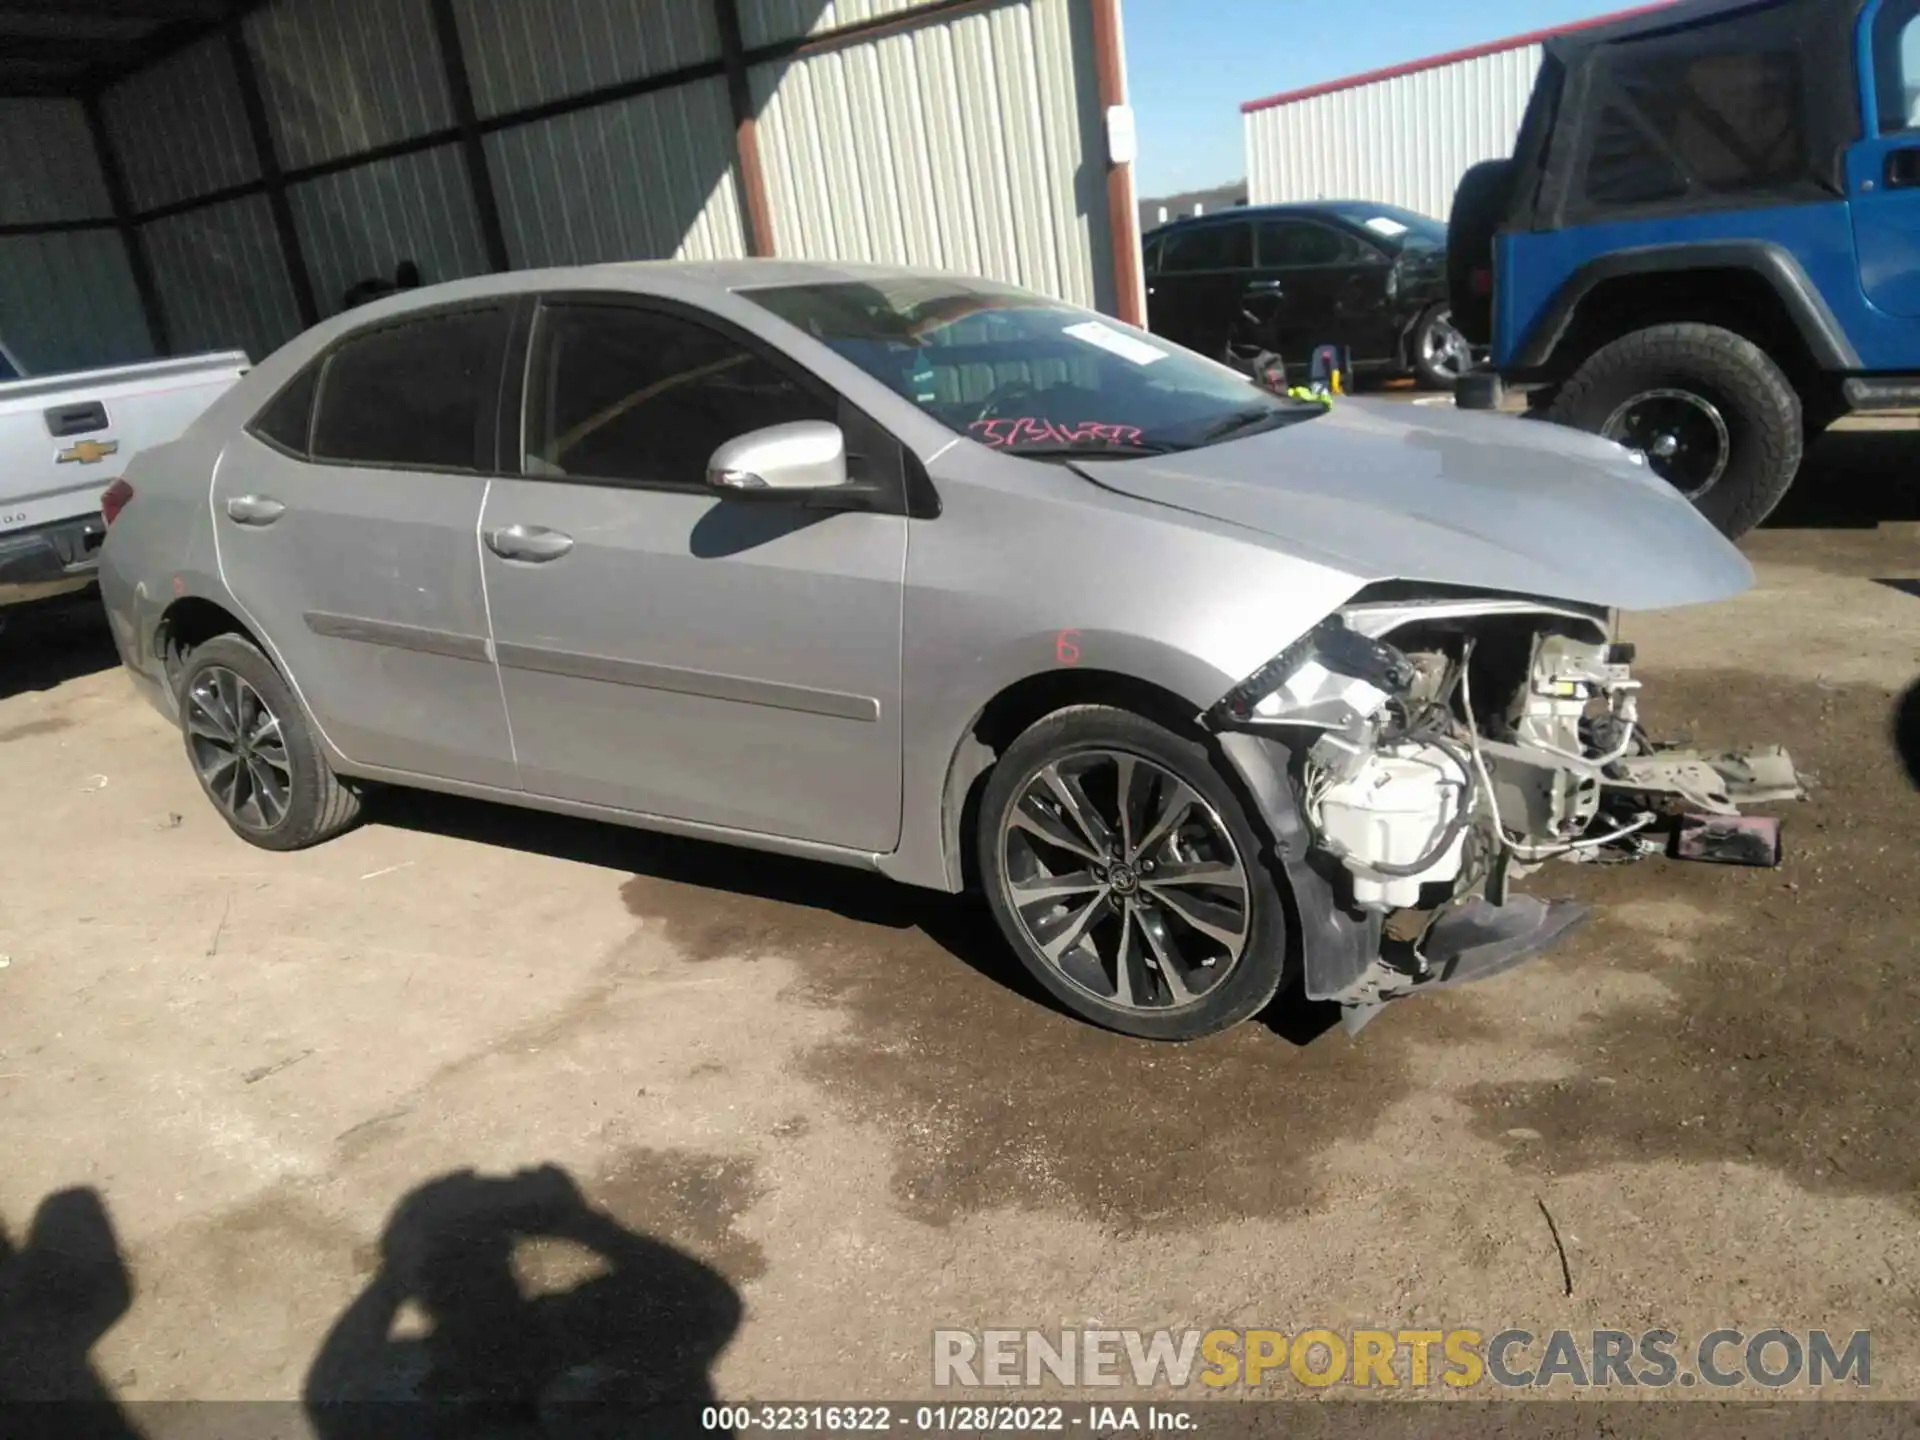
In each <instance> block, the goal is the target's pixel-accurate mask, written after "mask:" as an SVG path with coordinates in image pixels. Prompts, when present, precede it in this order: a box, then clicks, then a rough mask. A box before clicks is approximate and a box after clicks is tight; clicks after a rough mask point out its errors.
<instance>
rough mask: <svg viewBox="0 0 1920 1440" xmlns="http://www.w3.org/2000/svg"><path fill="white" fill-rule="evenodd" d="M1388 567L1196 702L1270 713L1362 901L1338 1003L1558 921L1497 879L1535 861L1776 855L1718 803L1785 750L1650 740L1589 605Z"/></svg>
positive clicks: (1448, 968)
mask: <svg viewBox="0 0 1920 1440" xmlns="http://www.w3.org/2000/svg"><path fill="white" fill-rule="evenodd" d="M1399 588H1400V587H1392V586H1377V587H1372V588H1371V589H1370V590H1368V591H1363V592H1362V593H1361V595H1360V596H1359V597H1357V598H1356V601H1355V602H1354V603H1352V604H1350V605H1348V606H1347V607H1346V608H1344V609H1343V610H1341V611H1339V612H1337V613H1336V614H1334V615H1331V616H1329V617H1328V618H1327V619H1326V620H1324V621H1323V622H1321V623H1320V624H1319V625H1318V626H1316V627H1315V628H1314V629H1313V630H1311V631H1309V632H1308V633H1307V634H1306V635H1304V636H1302V637H1301V638H1300V639H1299V640H1297V641H1296V642H1294V643H1293V644H1292V645H1290V646H1289V647H1288V648H1287V649H1286V650H1284V651H1282V652H1281V653H1280V654H1279V655H1277V656H1275V657H1274V659H1273V660H1271V661H1269V662H1268V663H1267V664H1266V665H1264V666H1262V667H1261V668H1260V669H1259V670H1258V671H1256V672H1255V673H1254V674H1253V675H1251V676H1249V677H1248V678H1247V679H1246V680H1245V681H1243V682H1242V683H1241V684H1240V685H1238V686H1236V687H1235V688H1234V689H1233V690H1232V691H1230V692H1229V693H1228V694H1227V695H1226V696H1225V697H1224V698H1223V699H1222V700H1221V701H1220V703H1219V705H1218V706H1216V707H1215V711H1214V716H1213V718H1214V720H1215V722H1216V723H1217V724H1220V725H1222V726H1224V727H1231V728H1235V729H1245V730H1252V731H1269V732H1284V733H1285V738H1286V740H1287V743H1288V745H1289V747H1290V749H1291V750H1292V752H1293V753H1294V754H1295V756H1296V757H1297V761H1296V769H1295V774H1294V775H1293V781H1294V785H1295V789H1296V792H1297V794H1296V798H1297V800H1298V803H1299V808H1300V812H1301V815H1302V817H1303V818H1304V820H1305V823H1306V827H1307V830H1308V833H1309V835H1310V837H1311V840H1312V843H1313V846H1314V848H1315V849H1316V850H1317V851H1318V852H1319V853H1320V854H1321V855H1322V856H1324V857H1327V858H1328V859H1331V860H1332V861H1334V862H1337V874H1338V876H1339V879H1340V881H1341V882H1343V884H1344V887H1345V890H1346V894H1344V895H1343V896H1342V897H1341V899H1342V901H1343V902H1344V903H1345V904H1346V905H1347V906H1349V907H1350V908H1351V909H1352V910H1354V911H1358V912H1369V913H1372V914H1375V915H1378V916H1380V917H1381V918H1382V921H1383V925H1382V932H1383V935H1384V937H1385V941H1386V943H1384V944H1383V946H1382V954H1381V958H1380V960H1379V961H1378V962H1376V964H1375V965H1374V967H1373V968H1372V969H1371V970H1370V971H1369V972H1368V973H1367V974H1366V975H1365V976H1363V977H1361V980H1360V981H1359V982H1358V983H1357V984H1356V985H1354V986H1353V987H1351V989H1350V991H1349V992H1347V993H1342V994H1340V995H1337V996H1334V997H1331V998H1335V999H1338V1000H1339V1001H1341V1003H1343V1004H1345V1005H1347V1006H1348V1007H1349V1010H1350V1012H1354V1013H1359V1014H1362V1015H1366V1014H1370V1013H1371V1011H1372V1010H1373V1009H1377V1007H1378V1005H1379V1004H1380V1003H1381V1002H1382V1001H1384V1000H1387V999H1391V998H1395V997H1396V996H1398V995H1401V994H1408V993H1413V992H1414V991H1416V990H1424V989H1429V988H1438V987H1440V986H1442V985H1450V984H1457V983H1465V982H1466V981H1468V980H1475V979H1483V978H1486V977H1487V976H1488V975H1491V974H1495V973H1499V971H1501V970H1504V969H1507V968H1510V967H1511V966H1512V965H1514V964H1518V963H1519V962H1520V961H1521V960H1524V959H1526V958H1528V957H1530V956H1531V955H1533V954H1535V953H1537V952H1538V951H1539V950H1541V949H1543V948H1544V947H1545V946H1546V945H1547V944H1549V943H1551V942H1552V941H1553V940H1554V939H1556V938H1558V936H1559V935H1560V934H1562V933H1564V932H1565V931H1566V930H1568V929H1570V928H1571V927H1572V926H1573V925H1574V924H1576V923H1578V921H1579V920H1580V919H1582V918H1584V915H1585V908H1584V907H1582V906H1577V905H1574V904H1573V903H1572V902H1555V903H1553V904H1548V903H1545V902H1542V901H1539V900H1536V899H1533V898H1532V897H1530V896H1524V895H1519V894H1515V893H1512V892H1511V891H1510V886H1511V885H1512V882H1514V881H1515V880H1518V879H1520V878H1522V877H1524V876H1526V875H1527V874H1529V873H1531V872H1533V871H1535V870H1538V869H1539V868H1540V867H1541V866H1543V865H1545V864H1547V863H1548V862H1549V861H1553V860H1584V861H1619V860H1631V859H1635V858H1638V857H1640V856H1643V855H1649V854H1657V853H1664V852H1666V851H1668V850H1669V849H1670V848H1671V849H1672V850H1673V851H1674V853H1675V854H1677V855H1680V856H1682V857H1683V858H1692V859H1712V860H1725V861H1730V862H1732V863H1740V864H1761V865H1769V864H1774V863H1777V861H1778V858H1779V850H1778V826H1777V822H1775V821H1772V820H1770V819H1764V818H1762V819H1747V818H1743V817H1742V816H1741V815H1740V810H1739V807H1740V805H1741V804H1742V803H1754V802H1760V801H1771V800H1786V799H1796V798H1799V797H1800V796H1801V795H1802V794H1803V793H1804V792H1803V791H1802V789H1801V787H1800V783H1799V780H1798V778H1797V776H1796V775H1795V773H1794V769H1793V764H1792V761H1791V759H1790V758H1789V757H1788V756H1787V755H1786V753H1785V752H1784V751H1783V750H1780V749H1778V748H1777V747H1776V748H1770V749H1765V750H1760V751H1754V752H1750V753H1745V754H1725V755H1710V754H1704V753H1701V752H1698V751H1693V750H1683V749H1679V748H1674V747H1666V746H1661V745H1659V744H1657V743H1656V742H1654V741H1653V740H1652V739H1651V738H1650V737H1649V736H1647V735H1646V733H1645V732H1644V730H1643V728H1642V726H1641V723H1640V713H1639V695H1640V682H1639V681H1638V680H1636V679H1635V678H1634V677H1633V673H1632V663H1633V660H1634V653H1633V648H1632V647H1631V646H1628V645H1621V644H1617V643H1615V642H1614V640H1613V638H1612V636H1613V624H1612V620H1611V616H1610V615H1609V613H1608V612H1607V611H1604V610H1601V609H1598V608H1594V607H1586V606H1581V605H1578V604H1570V603H1566V602H1560V601H1547V600H1534V599H1528V598H1523V597H1513V598H1505V597H1492V596H1485V595H1471V594H1468V595H1464V596H1457V597H1456V596H1433V597H1421V596H1418V595H1415V596H1412V597H1409V598H1402V597H1401V596H1400V595H1398V594H1393V593H1391V592H1394V591H1396V590H1398V589H1399ZM1322 869H1323V870H1336V867H1334V866H1323V867H1322ZM1356 1028H1357V1027H1356Z"/></svg>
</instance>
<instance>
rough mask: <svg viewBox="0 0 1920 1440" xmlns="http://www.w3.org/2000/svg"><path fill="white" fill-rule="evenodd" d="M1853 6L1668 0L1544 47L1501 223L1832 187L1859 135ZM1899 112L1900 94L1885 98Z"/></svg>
mask: <svg viewBox="0 0 1920 1440" xmlns="http://www.w3.org/2000/svg"><path fill="white" fill-rule="evenodd" d="M1865 3H1866V0H1679V3H1677V4H1673V5H1669V6H1665V7H1663V8H1661V9H1658V10H1652V11H1648V12H1645V13H1642V14H1637V15H1630V16H1627V17H1626V18H1623V19H1620V20H1616V21H1613V22H1611V23H1608V24H1605V25H1596V26H1591V27H1587V28H1584V29H1580V30H1574V31H1569V32H1567V33H1566V34H1563V35H1558V36H1555V37H1553V38H1552V39H1550V40H1548V41H1547V42H1546V47H1545V48H1546V58H1545V60H1544V61H1543V62H1542V64H1541V69H1540V77H1539V80H1538V82H1537V83H1536V85H1535V87H1534V94H1533V101H1532V103H1531V105H1530V106H1529V107H1528V111H1527V119H1526V122H1525V124H1524V125H1523V126H1522V127H1521V133H1520V143H1519V147H1518V149H1517V151H1516V156H1515V158H1516V160H1517V161H1518V162H1519V163H1518V165H1517V166H1516V174H1515V176H1514V180H1515V184H1514V189H1513V192H1512V197H1511V204H1510V208H1509V210H1508V216H1507V223H1508V225H1509V226H1511V227H1513V228H1517V229H1529V230H1543V229H1544V230H1551V229H1557V228H1559V227H1561V226H1563V225H1584V224H1592V223H1595V222H1598V221H1603V220H1609V219H1615V218H1620V219H1626V218H1632V217H1638V216H1648V215H1658V214H1661V213H1682V212H1691V211H1698V210H1705V209H1716V208H1741V209H1745V208H1756V207H1760V206H1764V205H1769V204H1795V203H1807V202H1812V201H1817V200H1826V199H1832V198H1834V197H1835V196H1838V195H1842V194H1844V193H1845V175H1844V163H1845V151H1846V149H1847V147H1848V146H1850V145H1852V144H1854V143H1855V142H1856V141H1858V140H1859V138H1860V133H1861V116H1860V98H1859V87H1858V83H1857V76H1856V62H1855V49H1854V31H1855V26H1856V22H1857V20H1858V18H1859V15H1860V11H1861V10H1862V8H1863V7H1864V5H1865ZM1887 88H1889V89H1892V90H1900V89H1901V87H1900V86H1898V85H1893V86H1890V87H1887ZM1905 104H1906V97H1905V95H1904V93H1900V94H1897V95H1891V96H1888V97H1884V98H1883V108H1884V107H1885V106H1886V105H1892V106H1893V107H1895V108H1898V109H1904V107H1905ZM1903 123H1904V117H1903Z"/></svg>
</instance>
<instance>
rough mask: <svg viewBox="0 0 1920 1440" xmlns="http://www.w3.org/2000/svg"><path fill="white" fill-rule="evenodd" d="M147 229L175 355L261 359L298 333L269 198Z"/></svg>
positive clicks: (205, 209)
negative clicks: (237, 354)
mask: <svg viewBox="0 0 1920 1440" xmlns="http://www.w3.org/2000/svg"><path fill="white" fill-rule="evenodd" d="M141 229H142V231H143V232H144V233H145V235H146V243H147V254H148V257H149V259H150V261H151V263H152V265H153V278H154V281H155V283H156V285H157V286H158V287H159V291H160V307H161V309H162V310H163V311H164V312H165V314H166V319H167V335H168V338H169V339H171V340H172V341H173V348H174V350H175V352H176V353H179V354H190V353H193V352H195V351H202V350H227V349H236V348H237V349H241V350H245V351H246V352H247V354H249V355H251V356H252V357H253V358H254V359H256V360H258V359H260V358H262V357H263V356H265V355H267V354H269V353H270V352H271V351H273V350H275V349H277V348H279V346H280V345H282V344H284V343H285V342H286V340H287V339H288V338H289V337H290V336H293V335H297V334H299V333H300V310H299V306H298V305H296V304H295V302H294V296H293V282H292V281H291V280H290V279H289V278H288V275H287V267H286V265H285V264H284V263H282V260H281V256H280V248H279V242H278V238H277V236H276V235H275V233H274V228H273V217H272V214H271V213H270V212H269V210H268V208H267V201H266V198H265V197H264V196H260V195H252V196H248V197H247V198H246V199H243V200H228V201H225V202H224V203H221V204H218V205H204V206H201V207H200V208H199V209H196V210H189V211H187V212H186V213H184V214H181V215H174V216H170V217H168V218H167V219H164V220H152V221H149V222H148V223H147V224H145V225H143V226H142V227H141Z"/></svg>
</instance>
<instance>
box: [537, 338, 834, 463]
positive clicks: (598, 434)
mask: <svg viewBox="0 0 1920 1440" xmlns="http://www.w3.org/2000/svg"><path fill="white" fill-rule="evenodd" d="M835 410H836V407H835V405H834V404H833V403H832V402H831V401H830V400H829V399H827V398H825V397H823V396H822V395H821V394H820V393H819V392H817V391H815V390H814V389H812V388H810V387H808V386H805V385H803V384H801V382H800V381H799V380H798V378H797V377H796V376H795V375H794V374H793V373H792V372H791V371H789V370H787V369H786V368H785V367H783V366H780V365H778V364H776V363H775V362H774V361H772V360H771V359H769V358H768V357H766V356H764V355H762V354H761V353H760V352H758V351H757V350H754V349H752V348H750V347H748V346H747V345H745V344H744V343H742V342H741V341H739V340H736V339H734V338H732V337H731V336H729V335H726V334H724V333H722V332H721V331H719V330H716V329H714V328H712V327H711V326H708V325H703V324H700V323H699V322H697V321H694V320H691V319H688V318H686V317H684V316H681V315H678V314H673V313H670V312H667V311H663V310H648V309H642V308H639V307H637V306H632V305H619V304H593V303H577V304H576V303H569V304H556V305H548V306H545V307H543V308H542V309H541V311H540V318H539V321H538V323H537V325H536V327H535V331H534V350H533V365H532V369H531V372H530V375H529V379H528V386H527V417H526V419H527V424H526V446H527V452H526V459H525V470H526V473H527V474H529V475H551V476H570V477H575V478H580V479H590V480H606V481H627V482H631V483H636V484H642V485H674V486H686V487H689V488H698V487H700V486H702V485H703V484H704V483H705V480H706V473H707V461H708V460H709V459H710V458H711V457H712V455H713V452H714V451H715V450H717V449H719V448H720V447H721V446H722V445H723V444H725V443H726V442H727V441H729V440H732V439H734V438H736V437H738V436H741V435H744V434H746V433H748V432H749V431H752V430H759V429H763V428H765V427H766V426H769V425H784V424H787V423H788V422H790V421H795V420H832V419H834V418H835Z"/></svg>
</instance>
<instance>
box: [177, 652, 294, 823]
mask: <svg viewBox="0 0 1920 1440" xmlns="http://www.w3.org/2000/svg"><path fill="white" fill-rule="evenodd" d="M186 702H187V703H186V729H187V748H188V750H189V751H190V752H191V754H192V756H193V768H194V770H195V771H196V773H198V775H199V776H200V783H201V784H202V785H203V786H205V787H206V791H207V794H208V795H210V796H212V797H213V802H214V804H216V805H218V806H219V807H220V809H221V810H222V811H223V812H224V813H225V814H226V816H227V818H228V819H230V820H233V821H235V822H236V823H238V824H240V825H244V826H246V827H247V828H248V829H252V830H271V829H273V827H274V826H276V825H278V824H279V823H280V822H281V821H282V820H283V819H285V818H286V814H287V806H288V804H289V803H290V801H291V794H292V788H293V760H292V757H291V756H289V755H288V753H287V742H286V737H285V736H284V735H283V734H282V732H281V729H280V717H279V716H277V715H275V714H274V713H273V709H272V707H271V706H269V705H268V704H267V702H266V701H265V700H264V699H263V698H262V697H261V695H260V692H259V691H258V690H256V689H254V688H253V686H251V685H249V684H248V683H247V681H246V680H245V679H244V678H243V677H241V676H239V675H237V674H235V673H234V672H233V671H231V670H229V669H227V668H226V667H225V666H223V665H209V666H208V667H207V668H206V669H204V670H201V671H200V672H199V673H198V674H196V675H195V676H194V677H193V683H192V684H191V685H190V686H189V687H188V688H187V695H186Z"/></svg>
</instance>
